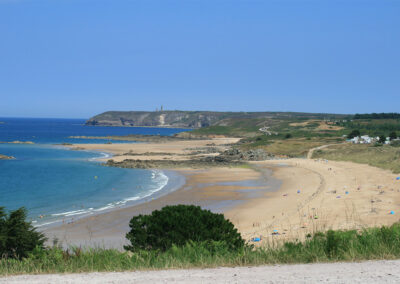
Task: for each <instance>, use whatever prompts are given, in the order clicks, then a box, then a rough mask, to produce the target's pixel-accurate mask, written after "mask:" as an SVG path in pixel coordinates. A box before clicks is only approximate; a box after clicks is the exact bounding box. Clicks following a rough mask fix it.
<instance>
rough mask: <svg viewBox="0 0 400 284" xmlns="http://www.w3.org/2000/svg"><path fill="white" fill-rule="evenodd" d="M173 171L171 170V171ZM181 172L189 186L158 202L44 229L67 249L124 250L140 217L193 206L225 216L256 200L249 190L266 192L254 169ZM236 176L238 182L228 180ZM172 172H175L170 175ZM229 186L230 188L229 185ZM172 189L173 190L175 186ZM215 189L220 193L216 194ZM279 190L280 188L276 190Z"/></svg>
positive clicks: (165, 194)
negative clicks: (171, 207) (133, 220)
mask: <svg viewBox="0 0 400 284" xmlns="http://www.w3.org/2000/svg"><path fill="white" fill-rule="evenodd" d="M167 171H169V170H167ZM212 171H213V173H211V170H210V169H208V170H204V169H203V170H198V169H180V170H176V171H175V170H174V171H172V172H177V173H178V174H180V175H183V176H185V179H186V182H185V184H184V185H182V186H181V187H179V188H178V189H175V190H174V188H166V189H165V190H164V191H163V193H162V194H161V195H159V196H157V198H155V197H152V198H151V197H149V198H147V200H144V202H141V203H139V204H131V203H130V204H129V205H128V206H126V207H123V208H113V209H110V210H109V211H107V212H101V213H99V214H95V215H90V216H87V217H83V218H80V219H77V220H76V221H75V222H74V223H72V224H62V225H60V226H53V227H49V228H44V230H43V232H44V233H45V234H46V236H47V237H48V238H49V243H51V240H52V239H54V238H57V239H58V240H59V241H60V242H61V243H62V245H63V246H65V247H67V246H69V245H78V246H79V245H82V246H87V247H106V248H116V249H122V246H123V245H124V244H125V234H126V233H127V232H128V230H129V221H130V219H131V218H132V217H133V216H135V215H138V214H150V213H151V212H152V211H153V210H157V209H161V208H162V207H164V206H166V205H176V204H188V205H189V204H193V205H198V206H201V207H202V208H205V209H208V210H211V211H213V212H219V213H221V212H223V211H226V210H227V209H230V208H234V207H235V206H237V205H238V204H240V203H242V202H244V201H245V200H246V199H249V198H253V196H251V194H249V193H247V192H245V191H246V190H248V188H253V189H254V190H255V191H260V190H261V189H262V186H261V185H262V184H261V183H262V182H263V181H262V180H261V179H260V177H261V176H260V174H259V173H257V172H255V171H253V170H250V169H235V168H233V169H228V168H223V169H217V172H216V173H215V169H214V170H212ZM232 171H233V173H235V174H236V176H237V177H236V178H233V183H232V178H231V177H230V176H229V177H227V173H232ZM169 172H171V171H169ZM226 183H229V184H226ZM171 187H172V186H171ZM215 189H217V190H218V189H219V190H218V192H214V193H212V191H214V190H215ZM276 190H277V188H276Z"/></svg>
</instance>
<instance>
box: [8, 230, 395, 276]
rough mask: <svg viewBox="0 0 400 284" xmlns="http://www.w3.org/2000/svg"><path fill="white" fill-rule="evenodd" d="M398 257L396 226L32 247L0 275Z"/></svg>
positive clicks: (9, 263)
mask: <svg viewBox="0 0 400 284" xmlns="http://www.w3.org/2000/svg"><path fill="white" fill-rule="evenodd" d="M396 258H400V224H394V225H392V226H390V227H381V228H369V229H364V230H362V231H356V230H350V231H327V232H326V233H316V234H315V235H314V236H313V237H311V236H310V237H308V238H307V240H306V241H304V242H286V243H284V244H282V245H276V244H275V245H274V244H270V245H268V246H266V247H261V248H251V247H250V246H246V247H244V248H242V249H239V250H235V251H232V250H229V249H228V248H227V246H226V245H225V244H224V243H218V242H215V243H211V244H210V243H208V244H204V243H187V244H186V245H185V246H183V247H172V248H171V249H169V250H168V251H166V252H159V251H139V252H137V253H130V252H119V251H117V250H106V249H90V250H86V251H83V250H81V249H79V248H75V249H72V250H68V251H63V250H62V249H60V248H58V247H53V248H49V249H45V250H44V249H36V250H35V251H33V252H32V253H31V254H30V255H29V257H27V258H24V259H22V260H16V259H1V260H0V274H1V275H14V274H38V273H79V272H92V271H129V270H156V269H178V268H195V267H201V268H205V267H218V266H250V265H264V264H292V263H314V262H334V261H360V260H377V259H396Z"/></svg>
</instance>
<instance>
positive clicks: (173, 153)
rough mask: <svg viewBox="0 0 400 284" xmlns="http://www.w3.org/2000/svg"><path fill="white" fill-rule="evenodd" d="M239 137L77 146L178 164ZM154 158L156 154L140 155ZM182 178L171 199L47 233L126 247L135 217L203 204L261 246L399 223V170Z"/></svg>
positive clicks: (320, 164)
mask: <svg viewBox="0 0 400 284" xmlns="http://www.w3.org/2000/svg"><path fill="white" fill-rule="evenodd" d="M234 139H235V138H233V139H228V138H227V139H221V138H219V139H210V140H199V141H181V142H168V143H161V144H160V143H149V144H140V143H137V144H107V145H99V144H88V145H86V144H80V145H74V146H78V147H82V148H85V149H88V150H95V149H96V150H101V151H109V152H112V153H114V154H117V155H120V156H117V157H113V159H116V158H118V159H126V158H127V157H126V156H129V158H131V157H132V156H133V157H134V158H135V159H139V158H140V159H142V158H145V159H158V158H159V157H158V156H157V155H154V153H156V152H160V153H164V154H163V155H161V156H163V157H164V158H166V159H174V158H176V157H177V156H179V157H181V158H182V157H185V155H186V154H188V153H189V150H187V149H192V148H195V147H211V146H207V145H213V146H217V147H221V148H224V147H229V146H226V145H227V144H229V143H233V142H234V141H235V140H234ZM127 152H129V153H130V154H129V155H124V156H122V154H123V153H127ZM149 152H151V153H153V154H152V155H148V156H146V155H145V156H143V155H135V153H137V154H143V153H149ZM132 153H133V154H132ZM165 153H167V154H165ZM177 172H178V173H179V174H181V175H184V176H185V178H186V183H185V185H183V186H182V187H181V188H179V189H177V190H175V191H173V192H172V193H170V194H168V195H164V196H161V197H160V198H157V199H148V200H146V201H145V202H144V203H142V204H139V205H135V206H131V207H126V208H120V209H118V208H117V209H114V210H112V211H110V212H106V213H103V214H98V215H93V216H89V217H86V218H82V219H79V220H76V221H75V222H74V223H72V224H63V225H62V226H58V227H53V228H48V229H46V230H45V233H46V235H47V236H48V237H49V239H50V240H51V239H53V238H54V237H56V238H57V239H58V240H59V241H61V242H62V243H63V244H64V245H82V246H101V247H114V248H121V247H122V245H123V244H124V243H125V234H126V232H128V230H129V227H128V224H129V220H130V219H131V218H132V217H133V216H134V215H137V214H148V213H150V212H151V211H153V210H155V209H160V208H162V207H163V206H165V205H172V204H196V205H200V206H202V207H204V208H207V209H210V210H212V211H215V212H222V213H224V214H225V216H226V217H227V218H228V219H230V220H231V221H232V222H233V223H234V224H235V226H236V227H237V228H238V229H239V231H240V232H241V234H242V236H243V237H244V238H245V239H247V240H250V239H252V238H253V237H259V236H261V239H262V241H261V242H260V243H259V244H265V243H270V242H271V241H280V240H288V239H290V240H294V239H304V237H305V235H306V234H307V233H313V232H315V231H317V230H326V229H330V228H333V229H350V228H355V229H361V228H365V227H370V226H379V225H390V224H392V223H394V222H396V221H398V219H399V218H398V216H397V214H398V213H399V212H400V202H399V201H400V200H399V199H400V181H398V180H396V175H394V174H392V173H391V172H389V171H385V170H382V169H378V168H374V167H371V166H368V165H362V164H354V163H349V162H332V161H319V160H311V159H286V160H268V161H262V162H251V163H250V167H248V168H242V167H231V168H229V167H224V168H223V167H217V168H204V169H189V168H183V169H178V170H177Z"/></svg>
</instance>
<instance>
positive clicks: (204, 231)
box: [125, 205, 245, 252]
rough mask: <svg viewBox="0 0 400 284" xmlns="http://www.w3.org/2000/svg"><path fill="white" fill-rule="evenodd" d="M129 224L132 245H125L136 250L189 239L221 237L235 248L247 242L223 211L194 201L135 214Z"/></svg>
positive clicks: (127, 236)
mask: <svg viewBox="0 0 400 284" xmlns="http://www.w3.org/2000/svg"><path fill="white" fill-rule="evenodd" d="M129 227H130V228H131V231H130V232H129V233H128V234H127V235H126V238H127V239H128V240H129V241H130V242H131V245H129V246H125V249H126V250H129V251H132V252H135V251H138V250H161V251H165V250H167V249H169V248H171V247H172V246H178V247H182V246H184V245H185V244H187V243H188V242H196V243H204V242H213V241H220V242H224V243H225V244H227V248H229V249H231V250H236V249H239V248H241V247H243V246H244V244H245V242H244V240H243V239H242V237H241V236H240V234H239V233H238V231H237V229H235V227H234V225H233V224H232V223H231V222H230V221H229V220H226V219H225V218H224V215H223V214H215V213H212V212H211V211H209V210H203V209H201V208H200V206H194V205H174V206H165V207H164V208H162V209H161V210H155V211H153V212H152V213H151V215H139V216H135V217H133V218H132V219H131V221H130V224H129Z"/></svg>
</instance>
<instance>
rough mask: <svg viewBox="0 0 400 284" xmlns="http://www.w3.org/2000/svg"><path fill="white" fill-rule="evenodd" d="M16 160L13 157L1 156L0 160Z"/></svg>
mask: <svg viewBox="0 0 400 284" xmlns="http://www.w3.org/2000/svg"><path fill="white" fill-rule="evenodd" d="M13 159H15V158H14V157H13V156H6V155H1V154H0V160H13Z"/></svg>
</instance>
